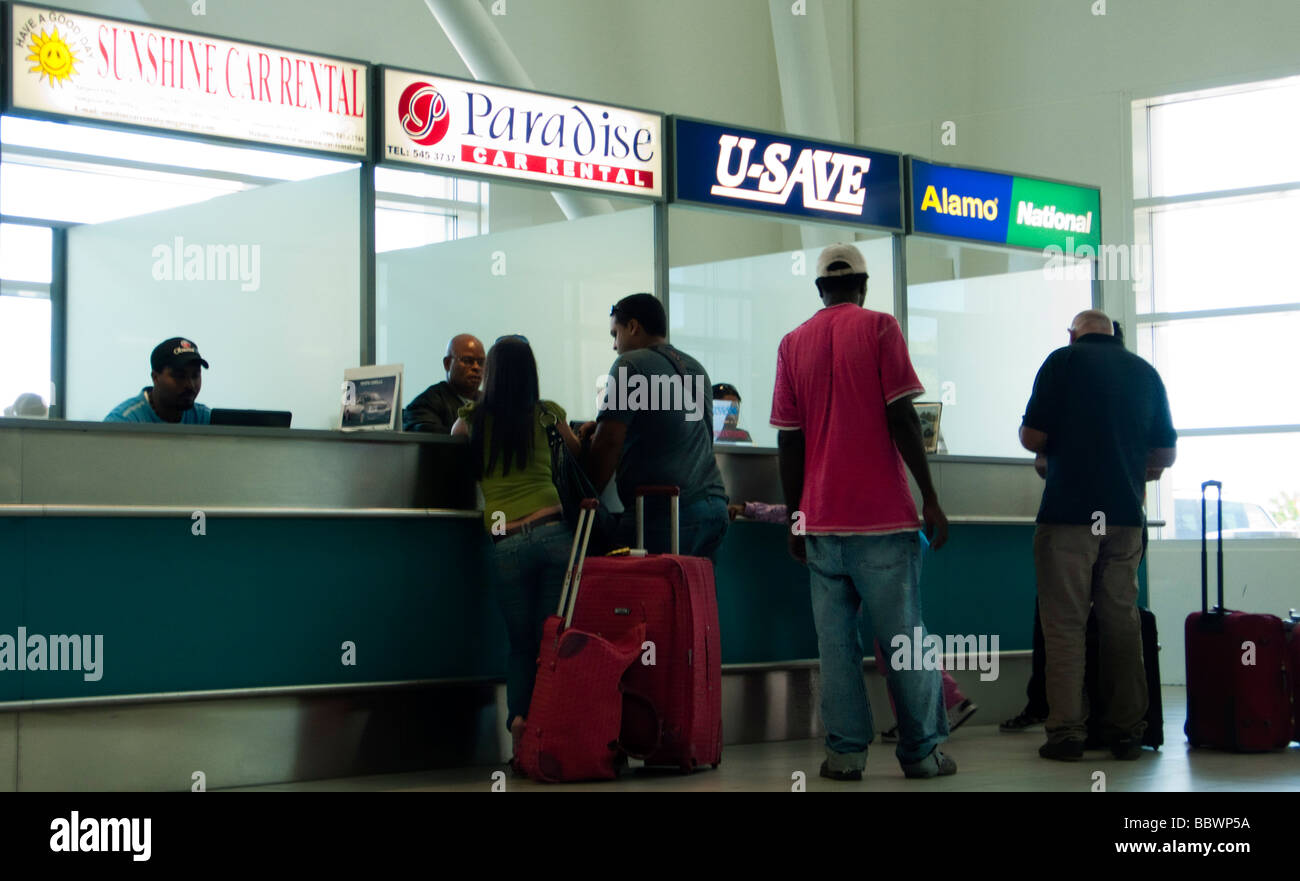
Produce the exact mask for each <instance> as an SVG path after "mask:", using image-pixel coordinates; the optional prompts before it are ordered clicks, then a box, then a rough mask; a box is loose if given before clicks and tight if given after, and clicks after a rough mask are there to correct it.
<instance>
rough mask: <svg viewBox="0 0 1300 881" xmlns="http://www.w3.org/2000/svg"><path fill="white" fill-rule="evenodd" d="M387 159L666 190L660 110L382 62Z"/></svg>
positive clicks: (655, 193) (628, 189)
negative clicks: (596, 101) (397, 67)
mask: <svg viewBox="0 0 1300 881" xmlns="http://www.w3.org/2000/svg"><path fill="white" fill-rule="evenodd" d="M383 88H384V100H383V106H384V116H383V122H384V134H383V151H384V152H383V156H381V157H380V158H381V159H382V160H386V161H392V162H403V163H410V164H414V165H421V166H427V167H431V168H441V169H445V170H447V171H450V172H474V173H477V174H487V175H492V176H496V177H505V178H514V179H516V180H524V181H533V182H535V183H546V184H559V185H563V186H571V187H580V188H583V189H590V190H603V191H606V192H611V193H624V194H629V195H638V196H651V197H660V196H662V195H663V173H662V170H663V117H662V116H660V115H659V114H656V113H647V112H644V111H639V110H628V109H625V108H622V107H611V106H609V105H605V104H593V103H591V102H589V101H580V100H574V99H571V98H560V97H556V96H554V95H544V94H539V93H536V92H525V91H520V90H518V89H506V88H503V87H501V86H490V85H485V84H482V83H476V82H469V81H465V80H456V79H451V78H449V77H444V76H435V75H433V74H424V73H411V72H409V71H402V70H394V69H392V68H385V69H384V71H383Z"/></svg>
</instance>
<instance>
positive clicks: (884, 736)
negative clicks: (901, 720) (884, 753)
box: [880, 725, 898, 743]
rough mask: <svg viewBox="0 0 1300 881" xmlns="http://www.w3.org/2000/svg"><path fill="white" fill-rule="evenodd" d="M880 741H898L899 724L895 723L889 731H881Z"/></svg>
mask: <svg viewBox="0 0 1300 881" xmlns="http://www.w3.org/2000/svg"><path fill="white" fill-rule="evenodd" d="M880 742H881V743H898V726H897V725H895V726H894V727H893V728H890V729H889V730H888V731H882V732H880Z"/></svg>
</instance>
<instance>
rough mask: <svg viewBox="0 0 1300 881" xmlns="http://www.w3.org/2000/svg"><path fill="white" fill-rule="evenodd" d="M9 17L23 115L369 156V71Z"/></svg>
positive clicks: (144, 29)
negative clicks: (33, 114)
mask: <svg viewBox="0 0 1300 881" xmlns="http://www.w3.org/2000/svg"><path fill="white" fill-rule="evenodd" d="M10 16H11V19H10V26H9V45H8V48H7V52H8V55H9V84H10V85H9V89H10V92H11V104H12V106H13V108H14V109H15V110H16V111H18V112H19V113H20V114H21V113H22V111H30V112H34V113H37V114H53V115H57V116H65V117H79V118H84V119H92V120H99V121H102V122H110V123H122V124H127V125H140V126H147V127H150V128H157V129H166V130H170V131H179V132H187V133H190V134H195V135H203V136H210V137H220V138H233V139H237V140H241V141H252V142H255V143H260V144H269V145H273V146H279V147H287V148H292V149H299V150H310V151H318V152H326V153H336V154H343V155H346V156H353V157H357V158H365V156H366V146H367V145H366V131H367V119H366V117H367V112H368V108H367V107H366V98H367V87H366V83H367V79H366V77H367V75H368V73H369V67H368V66H367V65H365V64H361V63H357V62H351V61H344V60H341V59H338V58H330V57H326V56H322V55H308V54H304V53H301V52H291V51H288V50H284V49H272V48H270V47H266V46H260V45H254V44H251V43H234V42H231V41H229V40H223V39H219V38H216V37H205V36H202V35H199V34H191V33H186V32H182V31H173V30H166V29H164V28H158V27H154V26H153V25H146V24H134V23H130V22H122V21H114V20H112V19H106V18H98V17H95V16H91V15H82V14H81V13H79V12H63V11H59V10H54V9H46V8H42V7H37V6H24V5H20V4H15V5H13V6H11V7H10Z"/></svg>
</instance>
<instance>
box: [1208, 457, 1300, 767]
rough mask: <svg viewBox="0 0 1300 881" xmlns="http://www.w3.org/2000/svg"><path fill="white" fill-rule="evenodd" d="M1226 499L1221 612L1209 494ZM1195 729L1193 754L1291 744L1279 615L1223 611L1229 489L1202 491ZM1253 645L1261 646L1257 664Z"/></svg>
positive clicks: (1216, 484)
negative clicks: (1212, 573) (1210, 542)
mask: <svg viewBox="0 0 1300 881" xmlns="http://www.w3.org/2000/svg"><path fill="white" fill-rule="evenodd" d="M1211 486H1213V487H1215V488H1216V489H1217V490H1218V497H1219V519H1218V525H1219V535H1218V538H1219V541H1218V546H1219V554H1218V563H1219V565H1218V569H1219V604H1218V605H1217V606H1215V607H1214V608H1213V609H1211V608H1209V607H1208V606H1209V566H1208V562H1207V561H1208V551H1207V537H1206V532H1207V526H1206V519H1205V491H1206V489H1207V488H1208V487H1211ZM1184 635H1185V637H1186V646H1187V724H1186V725H1184V726H1183V730H1184V732H1185V733H1186V734H1187V740H1188V741H1189V742H1190V743H1191V744H1192V746H1208V747H1213V748H1216V749H1231V750H1237V751H1239V752H1262V751H1264V750H1271V749H1278V748H1280V747H1284V746H1286V745H1287V744H1288V743H1290V741H1291V735H1292V733H1293V732H1292V729H1291V714H1290V710H1291V707H1290V703H1291V696H1290V694H1288V692H1287V686H1286V673H1285V671H1284V669H1283V667H1284V657H1285V651H1286V637H1285V635H1284V633H1283V630H1282V619H1281V618H1278V617H1277V616H1276V615H1255V614H1248V613H1246V612H1230V611H1228V610H1227V609H1225V608H1224V605H1223V484H1221V483H1220V482H1219V481H1217V480H1207V481H1205V483H1203V484H1201V611H1199V612H1193V613H1192V614H1190V615H1188V616H1187V623H1186V625H1185V627H1184ZM1246 643H1253V645H1254V657H1253V660H1254V663H1253V664H1249V663H1245V661H1246V659H1247V658H1248V657H1250V655H1249V653H1248V646H1246V645H1245V644H1246Z"/></svg>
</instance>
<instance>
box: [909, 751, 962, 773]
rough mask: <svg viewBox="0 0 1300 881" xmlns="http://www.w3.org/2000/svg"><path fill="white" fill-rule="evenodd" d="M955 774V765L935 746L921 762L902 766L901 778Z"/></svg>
mask: <svg viewBox="0 0 1300 881" xmlns="http://www.w3.org/2000/svg"><path fill="white" fill-rule="evenodd" d="M956 773H957V763H956V762H954V761H953V760H952V759H950V758H948V757H947V756H945V755H944V754H943V753H942V752H941V751H940V750H939V747H937V746H936V747H935V748H934V750H933V751H932V752H931V753H930V754H929V755H928V756H926V757H925V758H923V759H921V761H919V762H914V763H912V764H910V765H903V776H904V777H908V778H910V779H922V778H926V777H947V776H949V775H951V774H956Z"/></svg>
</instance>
